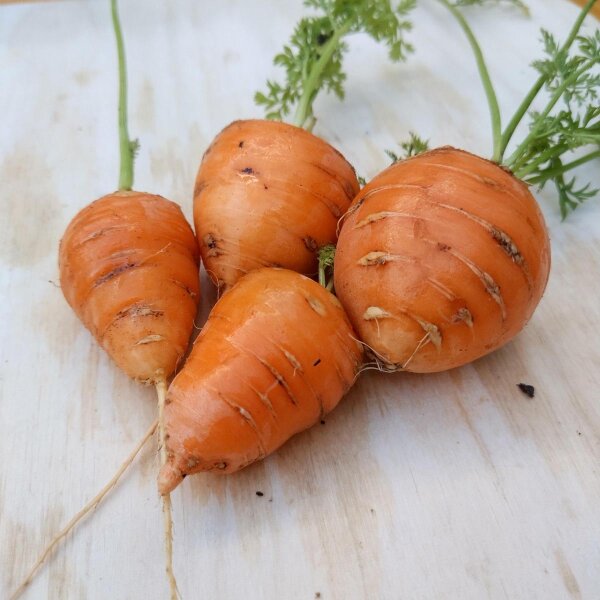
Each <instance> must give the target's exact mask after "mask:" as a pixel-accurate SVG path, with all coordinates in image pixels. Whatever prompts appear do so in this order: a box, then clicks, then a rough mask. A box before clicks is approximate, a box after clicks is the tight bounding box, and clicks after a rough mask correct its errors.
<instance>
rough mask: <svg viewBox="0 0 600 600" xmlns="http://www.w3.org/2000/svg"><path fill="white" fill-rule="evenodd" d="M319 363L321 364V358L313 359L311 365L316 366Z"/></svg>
mask: <svg viewBox="0 0 600 600" xmlns="http://www.w3.org/2000/svg"><path fill="white" fill-rule="evenodd" d="M319 364H321V359H320V358H317V360H315V362H314V363H313V367H316V366H317V365H319Z"/></svg>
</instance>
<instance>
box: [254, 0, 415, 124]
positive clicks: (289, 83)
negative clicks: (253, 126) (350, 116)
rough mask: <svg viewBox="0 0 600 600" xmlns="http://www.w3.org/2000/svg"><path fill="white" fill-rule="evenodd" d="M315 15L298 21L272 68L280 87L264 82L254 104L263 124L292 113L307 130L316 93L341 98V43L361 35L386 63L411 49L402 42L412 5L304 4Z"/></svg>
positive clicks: (402, 0) (406, 0) (363, 0)
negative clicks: (280, 75)
mask: <svg viewBox="0 0 600 600" xmlns="http://www.w3.org/2000/svg"><path fill="white" fill-rule="evenodd" d="M304 4H305V5H306V6H307V7H309V8H312V9H314V10H315V11H316V12H317V14H316V15H315V16H309V17H305V18H303V19H302V20H301V21H300V22H299V23H298V25H297V26H296V28H295V30H294V32H293V34H292V38H291V40H290V42H289V44H287V45H286V46H284V48H283V51H282V52H280V53H279V54H277V56H275V59H274V63H275V64H276V65H278V66H280V67H282V68H283V69H284V71H285V81H284V83H279V82H277V81H271V80H269V81H267V89H266V90H265V91H264V92H257V93H256V95H255V101H256V103H257V104H259V105H262V106H264V107H265V111H266V116H267V118H268V119H277V120H283V119H284V118H285V117H286V116H287V115H289V114H290V112H291V111H292V109H294V108H295V116H294V123H295V124H296V125H298V126H299V127H305V128H306V129H308V130H311V129H312V127H313V126H314V123H315V120H316V119H315V116H314V113H313V103H314V101H315V98H316V97H317V94H318V93H319V91H320V90H322V89H324V90H325V91H327V92H331V93H333V94H335V95H336V96H337V97H338V98H340V99H343V98H344V81H345V79H346V74H345V73H344V70H343V58H344V53H345V52H346V50H347V45H346V43H345V42H344V38H345V37H346V36H347V35H349V34H352V33H359V32H363V33H366V34H368V35H369V36H370V37H372V38H373V39H374V40H376V41H377V42H381V43H383V44H385V46H387V48H388V54H389V57H390V59H391V60H392V61H399V60H403V59H404V58H406V56H407V54H408V53H410V52H411V51H412V46H411V45H410V44H409V43H408V42H407V41H406V40H405V39H404V34H405V33H406V32H407V31H408V30H410V28H411V24H410V22H409V21H408V20H407V19H406V16H407V15H408V13H409V12H410V11H411V10H412V9H413V8H414V7H415V5H416V0H399V1H398V2H393V1H392V0H305V2H304Z"/></svg>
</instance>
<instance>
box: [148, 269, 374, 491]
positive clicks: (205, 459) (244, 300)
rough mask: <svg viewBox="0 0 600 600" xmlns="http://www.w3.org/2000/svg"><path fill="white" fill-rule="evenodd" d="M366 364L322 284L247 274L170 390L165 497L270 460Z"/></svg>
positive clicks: (162, 481) (284, 273) (280, 272)
mask: <svg viewBox="0 0 600 600" xmlns="http://www.w3.org/2000/svg"><path fill="white" fill-rule="evenodd" d="M361 359H362V346H361V345H360V344H359V343H358V341H357V340H356V337H355V334H354V332H353V330H352V327H351V326H350V323H349V322H348V319H347V317H346V314H345V312H344V310H343V309H342V307H341V305H340V303H339V301H338V300H337V298H336V297H335V296H334V295H333V294H331V293H330V292H328V291H327V290H326V289H325V288H323V287H322V286H321V285H319V284H318V283H316V282H314V281H313V280H311V279H309V278H307V277H304V276H302V275H300V274H298V273H295V272H292V271H288V270H285V269H259V270H255V271H253V272H252V273H250V274H249V275H247V276H245V277H243V278H242V279H240V281H239V282H238V283H237V284H236V285H235V286H234V287H233V288H232V289H231V290H230V291H229V292H227V293H226V294H225V295H224V296H223V297H222V298H221V299H220V300H219V301H218V302H217V304H216V305H215V307H214V308H213V310H212V311H211V313H210V316H209V318H208V321H207V323H206V325H205V326H204V328H203V329H202V332H201V333H200V335H199V336H198V338H196V341H195V344H194V347H193V349H192V352H191V354H190V356H189V358H188V360H187V361H186V364H185V366H184V368H183V369H182V370H181V371H180V372H179V373H178V375H177V376H176V377H175V379H174V380H173V382H172V384H171V386H170V387H169V391H168V395H167V400H166V408H165V428H166V431H167V436H166V448H167V455H168V458H167V462H166V464H165V465H164V466H163V467H162V469H161V471H160V475H159V480H158V485H159V491H160V492H161V493H163V494H164V493H167V492H169V491H171V490H172V489H173V488H175V487H176V486H177V485H178V484H179V483H180V482H181V480H182V479H183V478H184V477H185V476H186V475H190V474H192V473H197V472H200V471H211V472H215V473H232V472H235V471H237V470H239V469H241V468H243V467H245V466H247V465H249V464H251V463H253V462H254V461H256V460H260V459H262V458H264V457H265V456H267V455H268V454H270V453H271V452H273V451H274V450H276V449H277V448H278V447H279V446H281V445H282V444H283V443H284V442H285V441H286V440H287V439H289V438H290V437H291V436H293V435H294V434H296V433H298V432H300V431H302V430H304V429H306V428H308V427H310V426H311V425H313V424H315V423H316V422H317V421H318V420H319V419H321V418H322V417H323V415H325V414H327V413H328V412H330V411H331V410H333V408H335V406H336V405H337V404H338V402H339V401H340V399H341V398H342V396H343V395H344V394H345V393H346V392H347V391H348V389H349V388H350V387H351V385H352V384H353V383H354V380H355V378H356V375H357V373H358V370H359V368H360V365H361Z"/></svg>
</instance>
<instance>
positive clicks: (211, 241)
mask: <svg viewBox="0 0 600 600" xmlns="http://www.w3.org/2000/svg"><path fill="white" fill-rule="evenodd" d="M203 241H204V243H205V244H206V245H207V246H208V247H209V248H210V249H211V250H212V249H213V248H216V247H217V240H216V239H215V238H214V236H213V235H212V233H207V234H206V235H205V236H204V239H203Z"/></svg>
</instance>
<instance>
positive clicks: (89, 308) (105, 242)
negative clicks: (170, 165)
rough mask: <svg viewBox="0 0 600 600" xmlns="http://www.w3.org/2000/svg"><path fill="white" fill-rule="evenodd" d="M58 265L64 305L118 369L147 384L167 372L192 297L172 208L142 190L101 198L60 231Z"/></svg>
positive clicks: (194, 262)
mask: <svg viewBox="0 0 600 600" xmlns="http://www.w3.org/2000/svg"><path fill="white" fill-rule="evenodd" d="M59 265H60V283H61V288H62V290H63V293H64V295H65V298H66V299H67V302H68V303H69V305H70V306H71V307H72V308H73V310H74V311H75V313H76V314H77V316H78V317H79V318H80V319H81V321H82V322H83V324H84V325H85V326H86V327H87V329H89V330H90V331H91V332H92V334H93V335H94V337H95V338H96V340H97V341H98V343H99V344H100V345H101V346H102V347H103V348H104V349H105V350H106V351H107V353H108V354H109V355H110V357H111V358H112V359H113V360H114V361H115V362H116V364H117V366H118V367H119V368H121V369H122V370H123V371H125V373H127V375H129V376H130V377H132V378H134V379H137V380H139V381H143V382H149V383H153V384H154V383H156V382H158V381H159V380H162V379H164V378H165V377H169V376H170V375H171V374H172V373H173V372H174V371H175V368H176V367H177V365H178V364H179V362H180V361H181V359H182V358H183V355H184V354H185V351H186V349H187V345H188V342H189V338H190V334H191V331H192V328H193V321H194V317H195V316H196V310H197V305H198V297H199V293H200V290H199V282H198V249H197V244H196V240H195V238H194V234H193V233H192V230H191V228H190V226H189V225H188V224H187V222H186V220H185V218H184V216H183V214H182V212H181V209H180V208H179V206H177V205H176V204H175V203H173V202H170V201H168V200H166V199H164V198H162V197H160V196H154V195H151V194H147V193H142V192H131V191H118V192H114V193H112V194H109V195H107V196H104V197H103V198H100V199H99V200H96V201H95V202H92V203H91V204H90V205H88V206H87V207H85V208H84V209H83V210H82V211H81V212H80V213H79V214H78V215H77V216H76V217H75V218H74V219H73V220H72V221H71V223H70V224H69V226H68V227H67V230H66V232H65V234H64V236H63V238H62V241H61V244H60V258H59Z"/></svg>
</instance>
